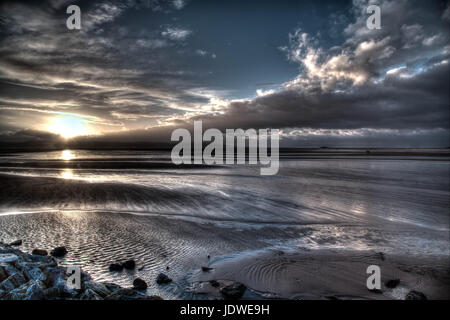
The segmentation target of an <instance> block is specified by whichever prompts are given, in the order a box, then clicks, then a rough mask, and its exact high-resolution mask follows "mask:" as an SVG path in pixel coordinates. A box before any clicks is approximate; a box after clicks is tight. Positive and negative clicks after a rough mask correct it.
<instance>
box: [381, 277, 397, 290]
mask: <svg viewBox="0 0 450 320" xmlns="http://www.w3.org/2000/svg"><path fill="white" fill-rule="evenodd" d="M399 284H400V279H392V280H389V281H386V283H385V284H384V285H385V286H386V288H389V289H393V288H396V287H397V286H398V285H399Z"/></svg>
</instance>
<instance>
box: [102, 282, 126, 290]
mask: <svg viewBox="0 0 450 320" xmlns="http://www.w3.org/2000/svg"><path fill="white" fill-rule="evenodd" d="M103 284H104V285H105V286H106V288H108V290H109V291H111V292H114V291H117V290H119V289H121V288H122V287H121V286H119V285H117V284H115V283H110V282H103Z"/></svg>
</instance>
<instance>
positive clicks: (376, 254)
mask: <svg viewBox="0 0 450 320" xmlns="http://www.w3.org/2000/svg"><path fill="white" fill-rule="evenodd" d="M375 256H376V257H377V258H379V259H380V260H381V261H384V260H386V257H385V256H384V253H383V252H377V253H375Z"/></svg>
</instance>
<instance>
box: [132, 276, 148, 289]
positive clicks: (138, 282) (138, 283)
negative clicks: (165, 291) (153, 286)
mask: <svg viewBox="0 0 450 320" xmlns="http://www.w3.org/2000/svg"><path fill="white" fill-rule="evenodd" d="M133 289H135V290H145V289H147V283H146V282H145V281H144V280H142V279H140V278H136V279H134V281H133Z"/></svg>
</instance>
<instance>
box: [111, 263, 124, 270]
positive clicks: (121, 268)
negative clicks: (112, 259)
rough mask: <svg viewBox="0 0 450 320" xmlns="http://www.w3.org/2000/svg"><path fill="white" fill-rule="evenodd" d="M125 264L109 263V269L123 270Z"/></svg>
mask: <svg viewBox="0 0 450 320" xmlns="http://www.w3.org/2000/svg"><path fill="white" fill-rule="evenodd" d="M122 270H123V265H121V264H117V263H111V264H110V265H109V271H122Z"/></svg>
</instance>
